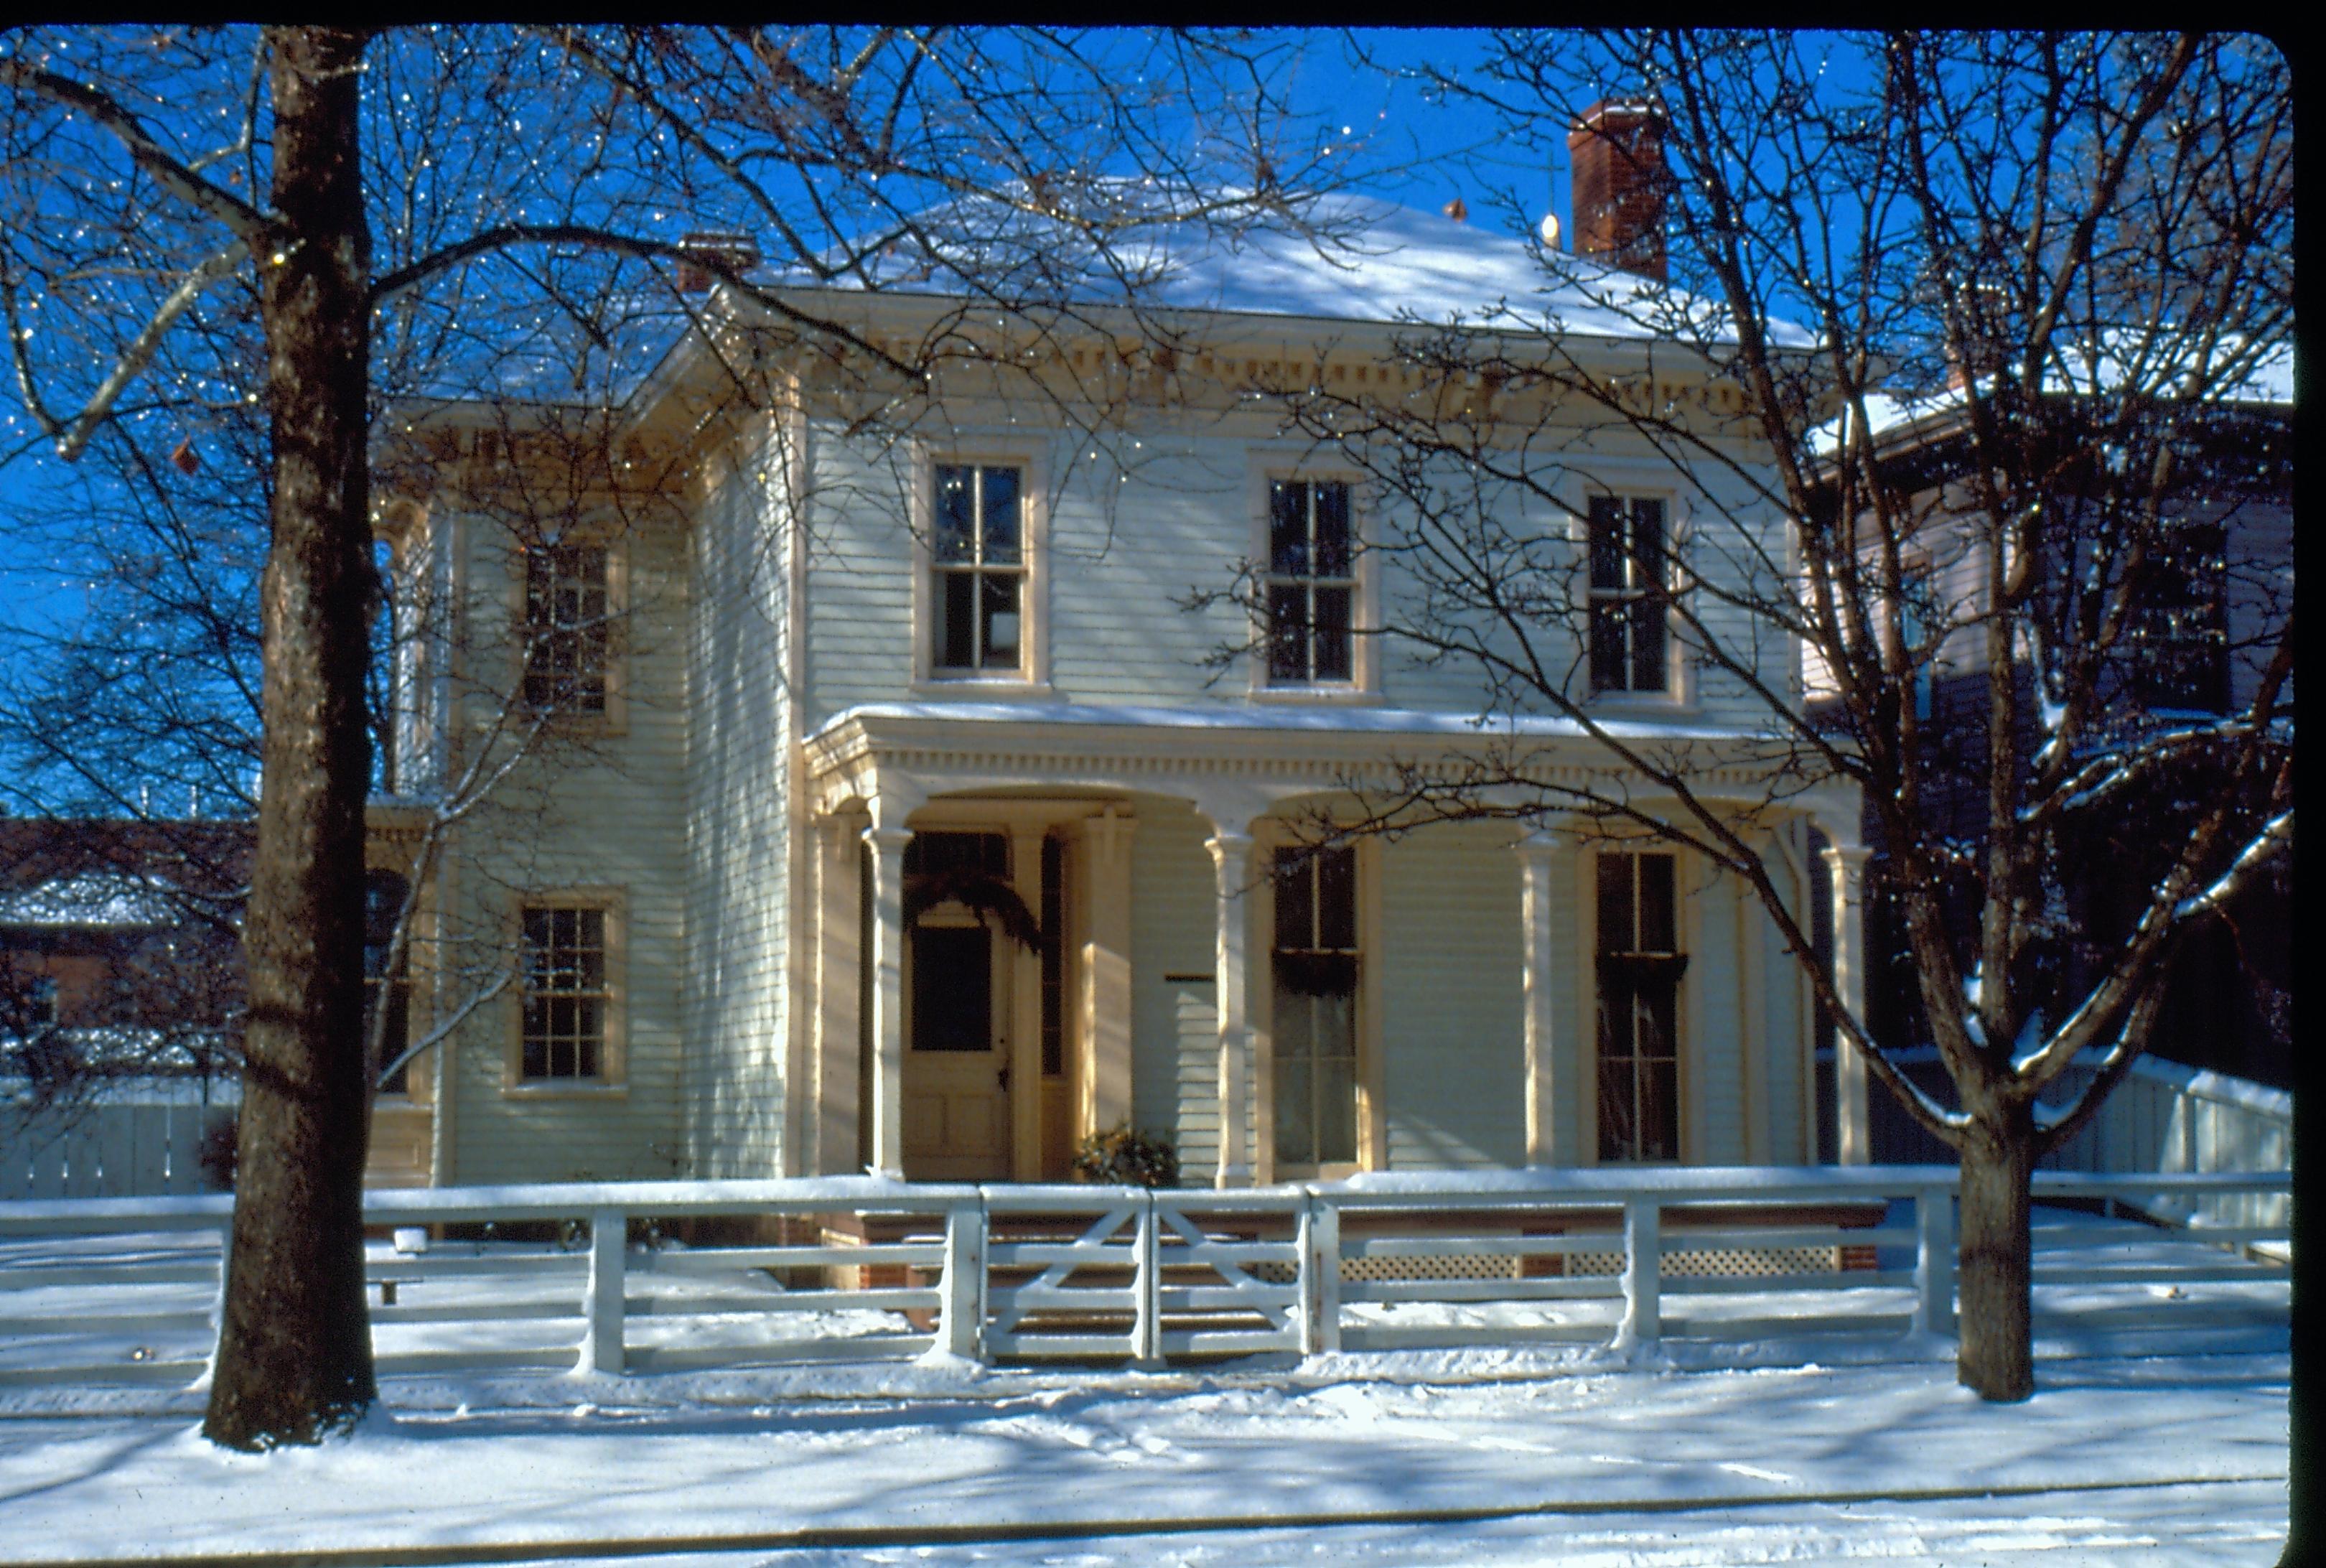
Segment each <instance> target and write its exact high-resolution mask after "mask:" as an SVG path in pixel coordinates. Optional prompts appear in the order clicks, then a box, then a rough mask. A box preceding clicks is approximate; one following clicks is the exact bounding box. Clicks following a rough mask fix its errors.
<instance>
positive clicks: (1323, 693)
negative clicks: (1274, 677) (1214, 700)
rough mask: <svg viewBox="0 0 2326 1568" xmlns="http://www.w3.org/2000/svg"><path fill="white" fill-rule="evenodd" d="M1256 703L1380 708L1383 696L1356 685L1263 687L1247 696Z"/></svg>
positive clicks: (1253, 690)
mask: <svg viewBox="0 0 2326 1568" xmlns="http://www.w3.org/2000/svg"><path fill="white" fill-rule="evenodd" d="M1246 695H1247V696H1249V697H1250V699H1251V701H1253V702H1256V703H1310V704H1322V705H1326V706H1333V707H1378V706H1379V705H1381V701H1382V695H1381V693H1379V692H1377V691H1373V690H1372V689H1370V688H1368V687H1365V686H1357V685H1355V684H1354V683H1350V684H1336V685H1333V686H1254V687H1252V688H1251V691H1250V692H1249V693H1247V694H1246Z"/></svg>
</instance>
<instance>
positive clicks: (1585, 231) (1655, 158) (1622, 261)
mask: <svg viewBox="0 0 2326 1568" xmlns="http://www.w3.org/2000/svg"><path fill="white" fill-rule="evenodd" d="M1567 155H1568V166H1569V167H1570V168H1572V169H1573V170H1574V172H1575V174H1574V186H1573V189H1574V197H1575V253H1576V254H1577V256H1588V257H1597V258H1598V259H1600V260H1602V261H1605V262H1606V263H1607V264H1608V265H1610V266H1620V267H1622V268H1624V270H1625V271H1627V272H1636V273H1639V274H1642V275H1644V276H1647V277H1651V278H1654V279H1656V280H1657V281H1658V282H1661V281H1663V279H1664V276H1665V272H1664V191H1663V182H1664V145H1663V121H1662V117H1661V111H1659V110H1658V108H1657V107H1656V106H1655V105H1653V104H1651V103H1639V102H1628V103H1614V102H1608V101H1605V100H1603V101H1601V102H1599V103H1596V104H1593V105H1592V106H1591V107H1589V108H1587V109H1585V110H1584V111H1583V114H1582V116H1581V117H1580V118H1579V119H1578V120H1577V124H1576V126H1575V128H1574V129H1573V130H1571V131H1569V132H1568V134H1567Z"/></svg>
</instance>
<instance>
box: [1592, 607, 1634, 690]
mask: <svg viewBox="0 0 2326 1568" xmlns="http://www.w3.org/2000/svg"><path fill="white" fill-rule="evenodd" d="M1625 608H1626V606H1625V605H1624V602H1623V601H1622V600H1619V599H1603V600H1600V601H1598V602H1595V603H1594V604H1593V605H1592V606H1591V689H1592V690H1593V691H1595V692H1619V691H1623V690H1624V689H1626V677H1629V675H1630V674H1631V670H1630V668H1629V660H1628V659H1627V658H1625V657H1624V656H1625V653H1626V651H1627V650H1626V649H1625V648H1624V627H1625V625H1626V624H1627V622H1626V618H1625V615H1624V611H1625Z"/></svg>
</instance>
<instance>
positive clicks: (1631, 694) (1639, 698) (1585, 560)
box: [1568, 480, 1696, 710]
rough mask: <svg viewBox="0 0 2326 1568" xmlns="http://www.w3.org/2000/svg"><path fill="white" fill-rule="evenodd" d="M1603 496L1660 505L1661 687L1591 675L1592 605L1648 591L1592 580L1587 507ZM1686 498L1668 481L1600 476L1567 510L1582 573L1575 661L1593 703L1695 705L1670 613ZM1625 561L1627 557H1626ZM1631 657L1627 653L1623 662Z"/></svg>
mask: <svg viewBox="0 0 2326 1568" xmlns="http://www.w3.org/2000/svg"><path fill="white" fill-rule="evenodd" d="M1601 499H1614V500H1618V501H1622V502H1624V503H1626V504H1627V505H1630V504H1636V503H1637V502H1640V501H1643V500H1647V501H1656V502H1660V503H1661V505H1662V507H1663V509H1664V527H1663V534H1664V542H1663V567H1664V574H1663V575H1664V606H1663V629H1664V684H1663V685H1662V686H1608V687H1605V688H1602V687H1601V686H1599V685H1598V684H1597V682H1596V678H1595V677H1594V671H1593V667H1592V644H1593V640H1594V637H1593V628H1594V626H1595V624H1596V606H1597V604H1598V602H1600V600H1601V598H1602V596H1603V595H1605V596H1610V597H1614V596H1620V598H1621V600H1622V601H1623V602H1638V601H1640V600H1642V599H1644V598H1645V597H1646V595H1647V590H1645V589H1643V588H1637V587H1633V588H1625V589H1618V590H1604V589H1599V588H1596V587H1594V586H1593V585H1592V582H1591V527H1592V523H1591V509H1592V507H1593V505H1594V504H1595V503H1596V502H1597V501H1599V500H1601ZM1684 502H1685V498H1684V497H1683V496H1682V495H1681V494H1680V493H1679V491H1678V490H1673V489H1671V488H1670V487H1668V486H1664V485H1659V484H1653V483H1648V484H1629V483H1625V482H1623V481H1620V480H1604V481H1595V482H1593V483H1592V484H1591V485H1590V486H1589V487H1588V489H1586V490H1585V492H1584V494H1583V496H1582V499H1581V503H1580V504H1579V505H1577V506H1576V507H1574V508H1573V509H1571V510H1570V512H1569V517H1570V518H1571V522H1570V526H1569V529H1568V539H1569V541H1570V542H1571V543H1573V544H1574V545H1575V546H1577V549H1578V550H1579V551H1580V557H1579V559H1578V561H1577V567H1578V569H1579V573H1580V588H1581V593H1582V610H1583V618H1582V633H1583V635H1582V642H1581V648H1580V658H1578V659H1577V667H1578V668H1579V669H1580V670H1581V672H1582V676H1583V686H1584V700H1585V701H1586V703H1588V704H1590V705H1592V706H1594V707H1604V708H1623V707H1627V706H1629V707H1639V708H1651V709H1657V710H1668V709H1671V708H1688V707H1693V706H1694V705H1695V702H1696V681H1695V675H1696V671H1695V666H1694V662H1693V661H1692V660H1690V659H1689V658H1688V656H1687V645H1686V644H1685V643H1684V642H1683V641H1682V640H1681V639H1680V638H1679V636H1678V635H1676V634H1675V632H1674V630H1673V627H1672V617H1673V613H1674V611H1675V609H1676V608H1677V606H1676V601H1677V600H1678V598H1679V593H1678V591H1677V589H1676V587H1675V585H1674V578H1675V575H1676V573H1675V567H1676V565H1677V564H1678V563H1679V559H1680V556H1681V554H1682V552H1683V551H1684V550H1685V548H1686V546H1687V540H1688V532H1689V529H1688V524H1689V517H1688V509H1687V507H1686V505H1685V504H1684ZM1626 560H1627V562H1628V560H1629V557H1628V556H1627V557H1626ZM1630 662H1631V661H1630V659H1629V658H1627V659H1626V664H1627V666H1628V665H1629V664H1630Z"/></svg>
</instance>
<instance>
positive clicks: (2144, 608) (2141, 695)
mask: <svg viewBox="0 0 2326 1568" xmlns="http://www.w3.org/2000/svg"><path fill="white" fill-rule="evenodd" d="M2227 551H2228V537H2227V532H2226V530H2224V529H2223V528H2222V527H2221V526H2220V525H2219V523H2207V522H2178V521H2176V522H2170V523H2167V524H2166V525H2165V526H2164V528H2163V537H2162V538H2161V539H2160V540H2159V541H2158V543H2157V546H2156V547H2155V549H2154V552H2153V555H2152V559H2153V560H2154V562H2155V565H2154V568H2153V569H2152V571H2151V574H2150V576H2149V579H2148V581H2147V583H2145V584H2144V585H2143V587H2142V591H2141V592H2140V593H2139V595H2138V597H2137V598H2136V599H2135V602H2134V605H2133V612H2132V617H2131V623H2130V625H2129V627H2128V629H2127V635H2126V638H2125V646H2126V649H2128V652H2129V656H2130V666H2131V668H2130V677H2131V678H2130V681H2129V683H2128V684H2129V686H2130V687H2131V691H2130V694H2129V695H2131V696H2132V697H2133V698H2134V700H2135V701H2136V702H2138V703H2139V704H2140V705H2142V706H2144V707H2149V708H2178V709H2182V710H2190V711H2197V712H2202V713H2220V712H2223V711H2225V710H2226V709H2227V708H2228V702H2229V657H2228V649H2229V640H2228V609H2227V603H2226V595H2225V593H2224V588H2225V585H2226V583H2227V580H2228V573H2227V570H2226V567H2225V562H2226V560H2227Z"/></svg>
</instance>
